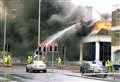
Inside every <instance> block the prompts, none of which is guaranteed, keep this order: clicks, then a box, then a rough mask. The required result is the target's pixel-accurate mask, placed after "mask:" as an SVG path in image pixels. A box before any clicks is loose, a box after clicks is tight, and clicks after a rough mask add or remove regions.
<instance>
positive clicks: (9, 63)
mask: <svg viewBox="0 0 120 82" xmlns="http://www.w3.org/2000/svg"><path fill="white" fill-rule="evenodd" d="M7 58H8V66H12V63H11V56H10V55H8V56H7Z"/></svg>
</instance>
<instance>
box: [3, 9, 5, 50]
mask: <svg viewBox="0 0 120 82" xmlns="http://www.w3.org/2000/svg"><path fill="white" fill-rule="evenodd" d="M4 14H5V15H4V16H5V20H4V45H3V51H5V44H6V8H4Z"/></svg>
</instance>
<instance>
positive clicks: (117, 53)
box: [112, 5, 120, 68]
mask: <svg viewBox="0 0 120 82" xmlns="http://www.w3.org/2000/svg"><path fill="white" fill-rule="evenodd" d="M112 61H113V63H114V65H115V66H116V67H117V68H120V5H116V6H114V10H113V12H112Z"/></svg>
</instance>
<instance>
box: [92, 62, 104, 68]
mask: <svg viewBox="0 0 120 82" xmlns="http://www.w3.org/2000/svg"><path fill="white" fill-rule="evenodd" d="M90 65H91V66H92V67H97V68H102V67H103V65H102V64H101V63H97V62H96V63H95V62H94V63H93V62H92V63H90Z"/></svg>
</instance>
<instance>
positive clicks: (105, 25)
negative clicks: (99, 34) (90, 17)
mask: <svg viewBox="0 0 120 82" xmlns="http://www.w3.org/2000/svg"><path fill="white" fill-rule="evenodd" d="M101 29H105V30H111V24H110V23H109V22H107V21H98V22H97V23H96V24H95V30H99V31H100V30H101Z"/></svg>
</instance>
